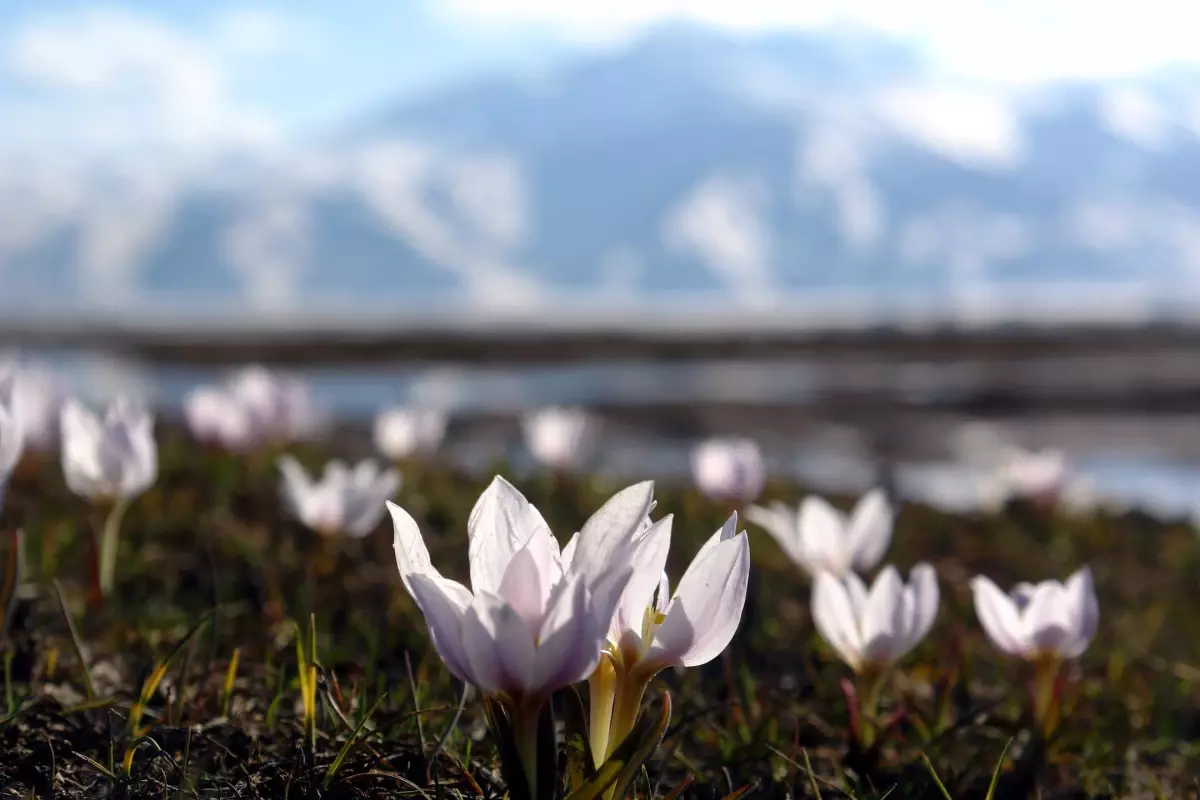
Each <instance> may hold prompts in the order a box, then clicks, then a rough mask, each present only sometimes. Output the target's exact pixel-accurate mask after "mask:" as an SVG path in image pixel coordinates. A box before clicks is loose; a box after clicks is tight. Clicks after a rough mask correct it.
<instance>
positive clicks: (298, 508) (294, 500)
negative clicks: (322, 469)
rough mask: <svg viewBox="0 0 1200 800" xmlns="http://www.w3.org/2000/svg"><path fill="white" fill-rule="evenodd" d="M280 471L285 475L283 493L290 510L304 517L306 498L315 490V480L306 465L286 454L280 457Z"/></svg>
mask: <svg viewBox="0 0 1200 800" xmlns="http://www.w3.org/2000/svg"><path fill="white" fill-rule="evenodd" d="M279 472H280V474H281V475H282V476H283V483H282V486H281V488H282V494H283V500H284V503H285V504H286V505H287V506H288V510H289V511H290V512H291V513H292V514H293V515H295V516H297V517H302V516H303V515H304V514H303V508H304V505H305V498H307V497H308V496H309V495H310V494H312V491H313V482H312V479H311V478H309V476H308V473H307V472H305V471H304V467H302V466H300V462H299V461H297V460H296V459H295V458H294V457H293V456H290V455H285V456H283V457H281V458H280V459H279Z"/></svg>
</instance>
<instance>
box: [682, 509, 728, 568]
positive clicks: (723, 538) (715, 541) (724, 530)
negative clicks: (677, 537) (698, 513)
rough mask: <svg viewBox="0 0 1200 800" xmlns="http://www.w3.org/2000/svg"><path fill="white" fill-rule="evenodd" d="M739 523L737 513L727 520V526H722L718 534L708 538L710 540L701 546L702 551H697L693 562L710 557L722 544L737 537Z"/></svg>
mask: <svg viewBox="0 0 1200 800" xmlns="http://www.w3.org/2000/svg"><path fill="white" fill-rule="evenodd" d="M737 523H738V516H737V512H736V511H735V512H733V513H732V514H731V515H730V516H729V519H727V520H725V524H724V525H722V526H721V527H720V529H718V530H717V532H716V533H714V534H713V535H712V536H710V537H708V540H707V541H705V542H704V544H702V545H700V549H699V550H697V551H696V556H695V558H693V559H692V561H699V560H700V559H701V558H703V557H704V556H706V555H708V552H709V551H710V550H712V549H713V548H715V547H716V546H717V545H719V544H720V543H721V542H727V541H729V540H730V539H732V538H733V537H734V536H737V532H738V529H737Z"/></svg>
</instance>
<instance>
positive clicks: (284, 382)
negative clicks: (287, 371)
mask: <svg viewBox="0 0 1200 800" xmlns="http://www.w3.org/2000/svg"><path fill="white" fill-rule="evenodd" d="M228 391H229V393H230V395H231V396H232V397H233V398H234V400H235V401H236V402H237V403H238V404H239V405H240V406H241V407H242V408H244V409H246V411H247V413H249V414H250V417H251V419H252V421H253V424H254V425H255V427H256V428H257V429H258V430H260V431H262V432H263V436H264V438H265V439H266V440H268V441H272V442H276V443H284V442H289V441H293V440H295V439H300V438H303V437H305V436H308V435H309V434H311V433H312V432H313V431H314V430H315V429H316V427H317V425H318V423H319V418H318V414H317V412H316V409H315V408H314V407H313V404H312V400H311V398H310V397H309V393H308V387H307V386H305V384H304V383H303V382H302V381H300V379H298V378H296V377H293V376H291V375H282V374H276V373H273V372H271V371H270V370H268V369H266V368H265V367H262V366H259V365H254V366H250V367H245V368H244V369H242V371H241V372H239V373H238V374H236V375H235V376H233V378H232V379H231V380H230V381H229V384H228Z"/></svg>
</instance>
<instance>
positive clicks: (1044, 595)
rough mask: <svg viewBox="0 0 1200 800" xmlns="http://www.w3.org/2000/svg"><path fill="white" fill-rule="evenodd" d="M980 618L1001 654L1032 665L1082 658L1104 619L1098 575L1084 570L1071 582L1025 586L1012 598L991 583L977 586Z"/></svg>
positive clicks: (978, 580)
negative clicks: (1094, 577)
mask: <svg viewBox="0 0 1200 800" xmlns="http://www.w3.org/2000/svg"><path fill="white" fill-rule="evenodd" d="M971 591H972V593H973V594H974V598H975V614H976V615H977V616H978V617H979V623H980V624H981V625H982V626H983V630H984V633H986V634H987V636H988V638H989V639H990V640H991V641H992V644H993V645H994V646H995V647H996V649H997V650H999V651H1000V652H1001V653H1004V654H1005V655H1008V656H1015V657H1018V658H1023V659H1026V660H1029V661H1039V660H1064V659H1072V658H1078V657H1079V656H1081V655H1083V653H1084V651H1085V650H1087V647H1088V644H1089V643H1090V642H1091V640H1092V637H1093V636H1095V635H1096V625H1097V624H1098V622H1099V620H1100V608H1099V603H1098V602H1097V600H1096V590H1095V587H1094V586H1093V585H1092V572H1091V570H1090V569H1088V568H1087V567H1083V568H1081V569H1079V570H1078V571H1076V572H1075V574H1073V575H1072V576H1071V577H1070V578H1068V579H1067V582H1066V583H1065V584H1064V583H1060V582H1059V581H1052V580H1051V581H1042V582H1041V583H1038V584H1036V585H1035V584H1031V583H1019V584H1017V585H1016V586H1014V587H1013V588H1012V591H1010V592H1009V593H1008V594H1005V593H1004V592H1002V591H1000V589H999V587H997V586H996V584H995V583H993V582H992V581H991V580H989V579H988V578H985V577H983V576H982V575H981V576H978V577H976V578H975V579H973V580H972V581H971Z"/></svg>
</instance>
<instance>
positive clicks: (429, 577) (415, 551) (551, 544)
mask: <svg viewBox="0 0 1200 800" xmlns="http://www.w3.org/2000/svg"><path fill="white" fill-rule="evenodd" d="M653 489H654V486H653V484H652V483H649V482H646V483H641V484H637V485H635V486H631V487H629V488H628V489H625V490H624V491H622V492H620V493H618V494H617V495H615V496H614V497H613V498H612V499H611V500H609V502H608V503H606V504H605V505H604V506H603V507H602V508H601V509H600V510H599V511H597V512H596V513H595V514H594V515H593V516H592V518H591V519H589V520H588V521H587V522H586V523H585V524H584V526H583V530H582V531H581V532H580V535H579V544H578V546H577V547H576V548H575V552H574V556H573V558H572V563H571V569H569V570H567V569H565V568H564V564H563V561H562V554H561V553H560V551H559V547H558V543H557V541H556V540H555V539H554V536H553V535H552V534H551V532H550V528H549V527H548V526H547V524H546V521H545V520H544V519H543V518H542V515H541V514H540V513H539V512H538V510H537V508H535V507H534V506H533V505H532V504H531V503H529V501H528V500H526V499H525V497H524V496H523V495H522V494H521V493H520V492H519V491H517V489H516V488H515V487H513V486H512V485H511V484H510V483H508V482H507V481H505V480H504V479H503V478H501V477H498V476H497V477H496V479H495V480H493V481H492V483H491V485H489V486H488V488H487V490H486V491H484V493H483V494H482V495H481V496H480V498H479V501H478V502H477V503H476V504H475V507H474V508H473V509H472V510H471V515H470V517H469V519H468V522H467V537H468V544H467V553H468V556H469V559H470V562H471V588H470V589H468V588H467V587H466V586H463V585H462V584H461V583H458V582H456V581H452V580H449V579H448V578H444V577H443V576H442V575H441V573H439V572H438V571H437V569H436V568H435V567H434V566H433V565H432V563H431V562H430V560H429V551H428V549H427V548H426V546H425V542H424V540H423V539H422V537H421V532H420V530H419V529H418V528H417V524H416V522H415V521H414V520H413V518H412V517H411V516H409V515H408V514H407V513H406V512H405V511H404V510H403V509H401V508H399V507H398V506H396V505H394V504H392V503H388V510H389V511H391V514H392V522H393V524H394V525H395V529H396V540H395V549H396V564H397V566H398V567H399V569H400V577H401V578H402V580H403V581H404V586H405V588H406V589H407V590H408V592H409V594H410V595H411V596H412V598H413V600H415V601H416V603H417V606H418V607H419V608H420V609H421V613H422V614H424V616H425V623H426V625H428V627H429V635H430V638H431V639H432V640H433V646H434V648H436V650H437V652H438V655H440V656H441V657H442V661H444V662H445V664H446V666H447V668H449V670H450V671H451V672H452V673H454V675H455V676H456V677H457V678H459V679H460V680H462V681H464V682H466V683H470V684H472V685H474V686H476V687H478V688H479V689H480V690H481V691H483V692H485V693H487V694H490V695H492V696H494V697H497V698H498V699H499V700H500V701H501V702H503V703H505V704H506V705H508V706H510V707H514V708H519V707H521V706H532V707H533V708H534V710H536V708H537V706H538V705H540V703H541V702H544V701H545V700H546V699H548V698H549V697H550V695H551V694H552V693H553V692H555V691H556V690H558V689H561V688H563V687H565V686H570V685H571V684H573V683H578V682H579V681H582V680H584V679H585V678H587V677H588V676H589V675H591V674H592V672H593V670H595V668H596V665H597V664H598V663H599V661H600V653H601V649H602V648H603V646H604V643H605V635H606V633H607V632H608V629H609V625H610V623H611V622H612V619H613V613H614V611H615V609H616V606H617V601H618V599H619V598H620V597H621V594H622V592H623V591H624V589H625V587H626V585H627V584H628V582H629V579H630V575H631V574H632V570H631V566H630V561H631V558H632V556H633V539H634V536H635V535H636V534H637V533H638V532H639V531H641V530H642V521H643V520H644V519H645V516H646V514H647V513H648V512H649V509H650V498H651V495H652V493H653Z"/></svg>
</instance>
